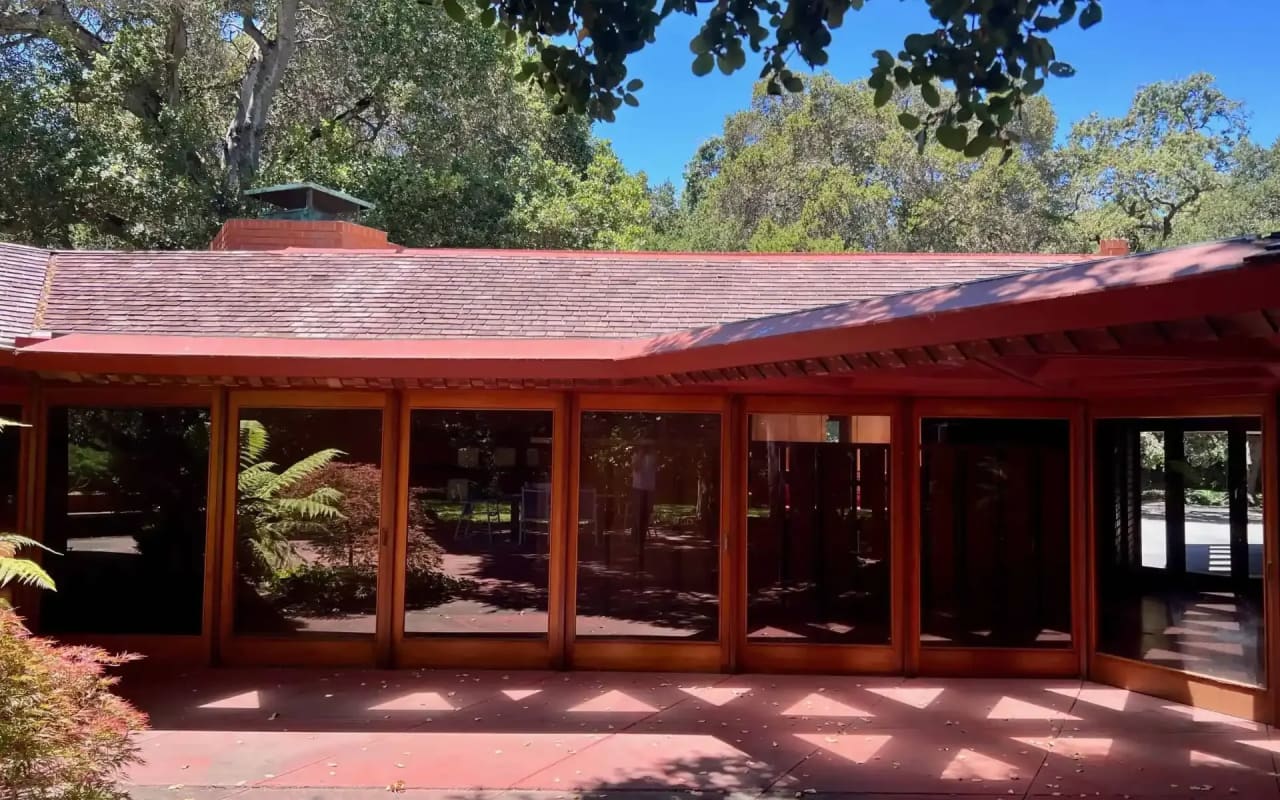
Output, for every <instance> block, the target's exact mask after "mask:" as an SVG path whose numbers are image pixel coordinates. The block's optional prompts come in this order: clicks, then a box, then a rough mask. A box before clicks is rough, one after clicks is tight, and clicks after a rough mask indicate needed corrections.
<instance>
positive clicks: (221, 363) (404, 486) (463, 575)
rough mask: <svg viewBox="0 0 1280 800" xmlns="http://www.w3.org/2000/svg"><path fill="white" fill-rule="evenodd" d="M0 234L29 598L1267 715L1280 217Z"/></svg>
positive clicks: (339, 642)
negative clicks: (939, 248)
mask: <svg viewBox="0 0 1280 800" xmlns="http://www.w3.org/2000/svg"><path fill="white" fill-rule="evenodd" d="M261 197H262V198H263V199H264V200H266V201H268V202H273V203H275V204H277V205H278V206H280V207H281V208H282V212H281V213H279V214H277V215H276V216H274V217H271V218H264V219H255V220H231V221H229V222H228V223H226V225H225V226H224V228H223V229H222V231H221V232H220V233H219V234H218V236H217V238H216V239H215V240H214V242H213V244H212V247H211V249H210V250H208V251H203V252H81V251H76V252H67V251H55V252H50V251H46V250H39V249H34V248H30V247H22V246H17V245H0V287H2V288H3V291H2V293H0V341H2V342H3V344H4V347H3V349H2V350H0V416H10V417H21V418H22V419H24V420H26V421H27V422H29V423H30V424H31V427H30V428H27V429H23V431H22V433H21V435H18V436H10V435H8V434H6V435H5V436H3V437H0V501H3V506H0V524H12V525H15V526H16V527H17V528H18V529H20V530H22V531H25V532H27V533H29V534H31V535H33V536H35V537H37V538H39V539H41V540H42V541H44V542H45V543H46V544H48V545H49V546H50V547H51V548H53V549H54V550H56V551H57V552H58V553H59V555H48V554H45V555H44V557H43V558H44V562H45V564H46V566H47V567H48V568H49V570H50V571H51V572H52V573H53V575H54V577H55V579H56V580H57V581H58V584H59V590H58V592H56V593H45V594H43V595H41V596H38V597H37V596H23V597H21V598H20V602H21V607H22V608H23V610H24V611H25V612H26V613H27V614H28V616H29V618H30V619H31V621H32V624H33V626H34V627H35V628H36V629H37V630H39V631H41V632H44V633H47V634H50V635H55V636H58V637H61V638H64V639H66V640H69V641H89V642H96V643H102V644H106V645H109V646H111V647H118V648H127V649H130V650H135V651H140V652H143V653H145V654H148V655H149V656H150V657H151V658H152V659H153V660H155V661H160V662H164V661H167V660H172V661H173V662H176V663H215V664H231V665H240V664H267V665H286V664H289V665H326V666H341V665H383V666H389V667H408V666H450V667H466V668H483V667H495V668H504V669H516V668H537V667H542V668H548V667H552V668H605V669H609V668H627V669H662V670H671V669H680V670H706V671H739V670H752V671H778V672H853V673H864V672H865V673H906V674H913V675H914V674H920V675H943V674H945V675H974V676H996V675H998V676H1040V677H1044V676H1064V677H1066V676H1088V677H1090V678H1092V679H1094V680H1097V681H1099V682H1102V683H1109V684H1115V685H1118V686H1123V687H1127V688H1132V689H1136V690H1139V691H1142V692H1147V693H1151V694H1155V695H1159V696H1163V697H1168V698H1170V699H1175V700H1178V701H1181V702H1189V703H1193V704H1195V705H1198V706H1202V707H1205V708H1209V709H1215V710H1218V711H1223V712H1228V713H1233V714H1238V715H1242V716H1246V717H1252V718H1254V719H1258V720H1266V721H1274V720H1276V719H1280V716H1278V715H1277V703H1280V692H1277V686H1280V650H1277V648H1278V647H1280V628H1278V627H1277V626H1280V587H1278V585H1277V576H1276V574H1275V570H1274V566H1273V561H1271V560H1270V559H1271V555H1270V554H1272V553H1274V552H1275V548H1276V546H1277V536H1278V535H1280V534H1278V532H1277V512H1278V509H1277V501H1278V499H1280V485H1278V484H1277V475H1278V474H1280V465H1278V464H1277V452H1278V451H1277V445H1278V444H1280V441H1278V440H1277V420H1276V408H1277V405H1276V404H1277V389H1278V387H1280V349H1278V344H1280V333H1278V331H1280V241H1277V240H1275V239H1274V238H1272V239H1268V238H1242V239H1234V240H1227V241H1218V242H1210V243H1206V244H1201V245H1195V246H1191V247H1182V248H1177V249H1172V250H1166V251H1161V252H1152V253H1141V254H1129V253H1127V251H1126V248H1125V246H1124V243H1123V242H1118V243H1117V242H1104V243H1103V250H1102V252H1100V253H1098V254H1089V255H1084V254H1076V255H1067V254H1063V255H1040V254H1036V255H1031V254H852V255H843V254H842V255H758V254H687V253H595V252H592V253H587V252H525V251H503V250H448V249H431V250H414V249H406V248H400V247H397V246H395V245H393V244H390V243H388V241H387V237H386V235H385V234H384V233H382V232H380V231H377V230H373V229H371V228H369V227H366V226H363V225H360V224H358V223H356V222H353V221H351V220H350V219H349V218H344V217H349V216H350V215H351V214H352V213H354V212H355V211H357V210H358V207H359V205H358V201H355V200H354V199H353V198H349V197H346V196H344V195H340V194H338V193H332V192H329V191H327V190H324V189H323V188H321V187H314V186H311V185H307V184H302V185H294V186H288V187H273V188H272V189H271V190H267V191H266V192H264V193H263V194H262V195H261Z"/></svg>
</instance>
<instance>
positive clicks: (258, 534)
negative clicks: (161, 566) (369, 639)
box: [235, 408, 382, 634]
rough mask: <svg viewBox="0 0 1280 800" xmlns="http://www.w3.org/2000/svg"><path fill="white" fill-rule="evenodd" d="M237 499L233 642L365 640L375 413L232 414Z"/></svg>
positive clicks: (376, 502)
mask: <svg viewBox="0 0 1280 800" xmlns="http://www.w3.org/2000/svg"><path fill="white" fill-rule="evenodd" d="M238 498H239V499H238V502H237V504H236V598H235V630H236V632H237V633H256V634H282V633H291V632H307V633H321V632H323V633H352V634H372V633H374V630H375V628H376V617H377V601H378V538H379V531H380V520H381V515H382V412H381V411H380V410H376V409H298V408H283V409H248V408H246V409H243V410H241V412H240V475H239V480H238Z"/></svg>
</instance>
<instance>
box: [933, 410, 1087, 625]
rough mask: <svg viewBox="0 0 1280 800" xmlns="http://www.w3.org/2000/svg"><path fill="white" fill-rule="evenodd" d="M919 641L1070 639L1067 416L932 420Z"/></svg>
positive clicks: (1068, 441)
mask: <svg viewBox="0 0 1280 800" xmlns="http://www.w3.org/2000/svg"><path fill="white" fill-rule="evenodd" d="M921 447H922V453H921V456H922V462H921V464H922V466H921V484H920V485H921V493H922V497H921V531H920V533H921V564H920V571H921V581H920V596H921V641H922V644H923V645H924V646H927V647H946V646H962V647H1036V648H1051V647H1068V646H1070V644H1071V514H1070V492H1071V487H1070V483H1071V480H1070V461H1069V457H1068V454H1069V450H1070V425H1069V423H1068V422H1067V421H1066V420H1029V419H1028V420H1009V419H925V420H923V424H922V426H921Z"/></svg>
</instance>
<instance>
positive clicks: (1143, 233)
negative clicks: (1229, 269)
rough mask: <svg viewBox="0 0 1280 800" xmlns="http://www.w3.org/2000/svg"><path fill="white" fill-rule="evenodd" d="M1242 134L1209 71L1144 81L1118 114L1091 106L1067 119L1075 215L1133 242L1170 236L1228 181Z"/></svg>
mask: <svg viewBox="0 0 1280 800" xmlns="http://www.w3.org/2000/svg"><path fill="white" fill-rule="evenodd" d="M1247 136H1248V125H1247V122H1246V117H1245V113H1244V109H1243V107H1242V105H1241V104H1240V103H1239V102H1237V101H1235V100H1232V99H1230V98H1229V97H1227V96H1226V95H1225V94H1223V92H1222V91H1221V90H1220V89H1218V87H1217V86H1216V85H1215V84H1214V79H1213V76H1212V75H1208V74H1205V73H1199V74H1196V75H1192V76H1191V77H1189V78H1187V79H1185V80H1181V81H1170V82H1163V83H1155V84H1152V85H1150V86H1145V87H1143V88H1141V89H1139V90H1138V93H1137V95H1136V96H1135V97H1134V99H1133V104H1132V105H1131V106H1130V108H1129V111H1128V113H1127V114H1125V115H1124V116H1123V117H1118V118H1104V117H1101V116H1099V115H1097V114H1093V115H1091V116H1090V117H1089V118H1087V119H1085V120H1083V121H1081V122H1078V123H1076V125H1074V126H1073V127H1072V129H1071V136H1070V139H1069V143H1068V148H1067V151H1066V157H1067V158H1068V160H1069V163H1070V171H1071V173H1072V175H1073V178H1074V186H1073V192H1074V194H1075V195H1076V196H1077V197H1078V198H1079V200H1078V203H1079V210H1078V211H1077V212H1076V218H1077V220H1078V221H1079V222H1080V224H1081V225H1082V226H1083V227H1084V228H1085V230H1086V231H1087V232H1088V233H1089V234H1091V235H1094V236H1123V237H1126V238H1128V239H1129V240H1130V242H1131V244H1133V245H1134V246H1136V247H1138V248H1142V249H1146V248H1149V247H1160V246H1166V245H1170V244H1175V243H1177V242H1178V240H1179V238H1180V237H1179V236H1178V235H1177V233H1178V230H1179V228H1180V226H1182V224H1183V223H1184V222H1185V221H1186V219H1187V218H1188V217H1190V216H1192V215H1194V214H1195V213H1196V212H1197V211H1198V210H1199V209H1200V208H1201V206H1202V204H1204V203H1205V202H1206V201H1209V200H1210V199H1211V198H1214V197H1215V196H1218V195H1220V193H1222V192H1223V191H1224V190H1225V189H1227V188H1228V187H1229V186H1230V185H1231V183H1232V175H1233V173H1235V171H1236V170H1237V169H1238V168H1239V166H1240V156H1241V149H1242V146H1244V145H1247V143H1248V142H1247V138H1246V137H1247ZM1254 158H1255V159H1256V155H1255V156H1254ZM1254 166H1255V169H1256V168H1261V165H1257V164H1255V165H1254ZM1205 232H1206V233H1207V231H1205ZM1214 235H1218V236H1220V235H1222V232H1221V231H1218V232H1217V233H1215V234H1214Z"/></svg>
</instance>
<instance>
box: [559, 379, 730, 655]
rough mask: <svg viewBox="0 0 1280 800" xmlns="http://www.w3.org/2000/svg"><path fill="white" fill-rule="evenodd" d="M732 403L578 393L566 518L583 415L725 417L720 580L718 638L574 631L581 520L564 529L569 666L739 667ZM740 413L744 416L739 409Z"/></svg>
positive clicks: (573, 509)
mask: <svg viewBox="0 0 1280 800" xmlns="http://www.w3.org/2000/svg"><path fill="white" fill-rule="evenodd" d="M734 403H735V401H734V400H733V399H732V398H731V397H730V396H729V395H694V394H688V395H686V394H581V395H577V396H575V397H574V398H573V404H572V414H571V417H572V421H573V425H572V429H571V431H570V436H569V439H570V441H569V445H570V447H569V465H570V476H569V485H570V487H572V488H571V489H570V491H569V497H568V503H567V505H568V513H567V516H566V520H575V519H577V518H578V482H579V472H580V467H581V463H582V436H581V430H582V415H583V414H584V413H589V412H597V411H600V412H613V411H617V412H632V413H649V414H666V413H672V414H674V413H687V414H718V415H719V416H720V525H719V530H720V547H719V550H720V580H719V587H718V591H719V597H718V603H717V608H718V611H719V617H718V620H717V627H718V631H717V634H718V639H717V640H716V641H713V642H686V641H679V640H675V641H663V640H662V639H658V638H654V639H645V638H638V637H637V638H629V637H595V636H593V637H590V638H587V637H583V639H582V640H579V639H578V637H577V635H576V634H577V601H578V536H577V535H576V534H577V530H576V526H569V527H575V529H574V530H573V531H572V532H571V533H570V532H568V531H566V533H567V535H566V540H567V541H566V544H567V545H568V547H567V548H566V550H567V552H566V562H567V563H566V566H567V574H566V576H565V577H566V581H565V602H564V617H565V620H564V645H565V653H566V659H565V661H566V665H569V666H572V667H573V668H574V669H607V670H612V669H624V670H654V671H667V672H728V671H730V670H732V669H733V667H734V663H733V661H734V647H733V642H734V639H735V637H734V633H733V632H734V630H735V626H736V619H735V615H736V614H737V613H738V611H737V609H736V608H735V607H734V606H735V603H734V600H733V598H734V597H735V595H734V581H735V578H734V575H735V573H736V571H737V570H736V567H735V564H734V562H735V560H736V559H735V557H734V556H735V553H734V548H733V547H732V546H731V544H732V542H733V541H734V539H735V532H734V531H735V528H736V525H735V523H734V520H735V519H736V517H737V515H736V514H735V513H733V511H732V510H733V509H734V508H736V505H735V498H734V494H735V488H734V483H735V480H734V476H735V475H736V470H737V467H736V466H735V460H738V461H740V460H741V459H740V458H736V455H737V454H736V452H735V451H737V449H738V448H737V447H735V446H733V445H732V444H731V443H732V442H734V441H736V438H737V437H736V435H735V430H734V425H735V413H734V411H735V405H734ZM736 416H737V417H739V418H740V417H741V414H740V413H738V414H737V415H736Z"/></svg>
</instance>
